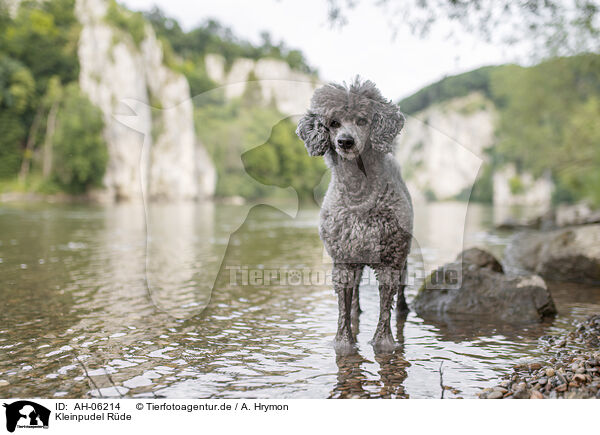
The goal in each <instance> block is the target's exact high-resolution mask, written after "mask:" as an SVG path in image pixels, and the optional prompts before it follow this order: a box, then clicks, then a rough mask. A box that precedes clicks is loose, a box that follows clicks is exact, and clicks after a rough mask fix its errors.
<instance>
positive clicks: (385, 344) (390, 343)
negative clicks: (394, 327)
mask: <svg viewBox="0 0 600 435" xmlns="http://www.w3.org/2000/svg"><path fill="white" fill-rule="evenodd" d="M371 345H372V346H373V350H374V351H375V353H376V354H382V353H393V352H394V351H395V350H396V349H397V348H398V347H399V346H400V345H399V344H398V343H396V341H395V340H394V337H393V336H392V333H391V332H390V333H382V334H375V337H373V340H371Z"/></svg>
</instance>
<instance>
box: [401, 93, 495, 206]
mask: <svg viewBox="0 0 600 435" xmlns="http://www.w3.org/2000/svg"><path fill="white" fill-rule="evenodd" d="M400 109H402V108H400ZM494 116H495V112H494V110H493V106H492V105H491V103H490V102H489V101H487V100H486V99H485V98H484V97H483V95H481V94H478V93H475V94H471V95H469V96H467V97H464V98H457V99H454V100H451V101H448V102H445V103H441V104H436V105H433V106H431V107H429V108H427V109H425V110H423V111H422V112H419V113H417V114H415V115H414V116H407V120H406V124H405V126H404V129H403V131H402V133H401V134H400V136H398V138H397V145H396V158H397V159H398V162H399V163H400V165H401V166H402V173H403V176H404V178H405V179H406V180H407V182H408V184H409V186H410V187H411V189H412V191H414V192H420V194H421V195H423V194H425V193H426V192H427V194H428V196H433V197H435V199H441V200H444V199H451V198H454V197H455V196H457V195H459V194H460V193H461V192H463V191H464V190H465V189H471V188H472V186H473V183H474V182H475V179H476V177H477V174H478V172H479V168H480V166H481V164H482V163H483V161H484V159H485V153H484V150H485V149H486V148H488V147H490V146H491V145H492V143H493V138H494V134H493V133H494Z"/></svg>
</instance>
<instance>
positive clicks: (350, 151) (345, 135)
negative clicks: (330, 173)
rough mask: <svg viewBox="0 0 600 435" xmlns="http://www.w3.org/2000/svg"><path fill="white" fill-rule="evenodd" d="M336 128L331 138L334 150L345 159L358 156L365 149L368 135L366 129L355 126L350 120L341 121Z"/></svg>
mask: <svg viewBox="0 0 600 435" xmlns="http://www.w3.org/2000/svg"><path fill="white" fill-rule="evenodd" d="M336 130H337V131H335V135H334V137H332V138H331V139H332V142H333V144H334V146H335V149H336V152H337V153H338V154H340V155H341V156H342V157H344V158H347V159H353V158H356V157H358V156H359V155H360V153H362V152H363V150H364V149H365V142H366V140H367V138H368V136H369V134H368V130H367V129H366V128H364V127H360V126H357V125H356V124H355V123H354V122H352V121H347V122H342V123H341V126H340V127H339V128H337V129H336Z"/></svg>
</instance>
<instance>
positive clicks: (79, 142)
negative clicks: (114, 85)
mask: <svg viewBox="0 0 600 435" xmlns="http://www.w3.org/2000/svg"><path fill="white" fill-rule="evenodd" d="M103 128H104V122H103V120H102V113H101V112H100V109H98V108H97V107H96V106H94V105H93V104H92V103H91V102H90V101H89V100H88V98H87V97H86V96H84V95H83V94H81V92H80V90H79V88H78V86H77V85H76V84H75V83H73V84H70V85H68V86H67V87H66V88H65V96H64V100H63V102H62V104H61V107H60V111H59V114H58V119H57V127H56V135H55V140H54V143H55V145H54V165H53V167H54V178H55V179H56V181H57V182H58V183H59V185H60V186H62V187H63V188H64V189H65V190H67V191H69V192H72V193H82V192H85V191H86V190H87V189H88V188H90V187H93V186H100V185H101V182H102V177H103V175H104V172H105V170H106V164H107V161H108V151H107V148H106V143H105V141H104V138H103V137H102V131H103Z"/></svg>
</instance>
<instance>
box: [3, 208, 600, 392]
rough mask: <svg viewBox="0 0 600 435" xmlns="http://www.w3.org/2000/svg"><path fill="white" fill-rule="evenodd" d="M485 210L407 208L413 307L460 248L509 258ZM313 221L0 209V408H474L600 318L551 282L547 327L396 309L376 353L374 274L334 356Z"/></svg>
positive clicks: (168, 211) (261, 215) (160, 211)
mask: <svg viewBox="0 0 600 435" xmlns="http://www.w3.org/2000/svg"><path fill="white" fill-rule="evenodd" d="M282 209H283V210H285V211H287V213H286V212H284V211H282ZM494 213H495V211H494V210H492V208H490V207H485V206H480V205H470V206H468V207H467V205H466V204H465V203H432V204H422V205H417V206H416V215H415V223H416V225H415V227H416V229H415V243H414V248H413V253H412V254H411V258H410V271H411V277H412V278H411V279H412V280H411V285H410V286H409V288H408V289H407V299H408V301H409V303H410V300H411V299H412V297H413V296H414V294H415V292H416V289H417V288H418V285H419V280H420V279H421V278H422V276H423V274H424V273H426V271H428V270H431V268H433V267H435V266H437V265H440V264H442V263H444V262H446V261H449V260H452V259H453V258H454V257H455V256H456V254H457V253H458V252H459V251H460V250H461V249H463V247H470V246H482V247H486V248H488V249H490V250H491V251H492V252H494V253H495V254H496V255H498V256H500V257H502V254H503V251H504V247H505V246H506V244H507V243H508V241H509V240H510V238H511V237H513V236H514V235H513V234H510V233H507V232H498V231H495V230H493V229H492V228H493V221H494V219H497V217H498V216H497V215H496V216H495V215H494ZM496 214H497V211H496ZM317 226H318V209H317V208H316V207H315V208H310V207H309V208H301V209H300V210H298V211H297V213H296V210H293V209H292V210H288V209H287V208H286V207H282V208H277V207H271V206H265V205H259V206H249V205H246V206H234V205H224V204H214V203H206V204H154V205H152V206H151V207H149V209H147V210H145V209H144V207H142V206H141V205H136V204H117V205H113V206H93V205H81V204H80V205H64V204H62V205H59V204H45V203H35V204H17V203H13V204H1V205H0V301H1V302H0V303H1V310H0V397H73V398H80V397H100V396H101V397H120V396H125V397H169V398H172V397H173V398H328V397H334V398H337V397H410V398H439V397H440V396H441V386H440V381H442V383H443V385H445V386H446V387H447V389H446V391H445V395H444V397H448V398H451V397H464V398H471V397H476V394H477V392H478V391H480V389H481V388H483V387H486V386H490V385H492V384H493V383H494V382H495V381H496V380H497V379H498V377H500V376H502V375H503V374H505V373H508V372H509V371H510V369H511V366H512V364H514V361H515V360H517V359H519V358H522V357H528V356H536V354H537V352H538V350H537V349H538V347H537V339H538V338H539V337H540V336H541V335H544V334H548V333H556V332H560V331H562V330H564V329H565V328H568V327H569V325H570V324H571V322H572V321H573V320H575V319H582V318H584V317H586V316H587V315H588V314H592V313H595V312H600V290H599V289H590V288H582V287H579V286H574V285H561V284H551V290H552V294H553V296H554V299H555V302H556V304H557V307H558V310H559V315H558V316H557V317H556V318H555V319H552V320H549V321H546V322H545V323H543V324H533V325H531V324H529V325H508V324H503V323H494V322H492V321H490V320H489V319H485V318H460V317H456V316H455V317H443V318H439V317H438V318H426V319H424V318H421V317H419V316H417V315H416V314H414V313H410V314H409V315H408V316H407V317H401V318H396V316H395V315H394V316H393V317H394V325H393V330H394V333H395V335H396V338H397V339H398V341H399V342H400V346H399V348H398V350H397V351H396V352H395V353H394V354H392V355H384V356H381V355H374V353H373V350H372V348H371V346H370V345H369V343H368V341H369V340H370V338H371V337H372V334H373V332H374V330H375V325H376V322H377V315H378V303H379V298H378V294H377V287H376V283H375V282H374V280H373V279H372V277H370V276H368V275H366V276H365V279H364V283H363V285H362V287H361V305H362V308H363V313H362V314H361V317H360V324H359V334H358V353H357V354H356V355H354V356H349V357H336V355H335V352H334V349H333V346H332V340H333V337H334V334H335V328H336V320H337V301H336V297H335V295H334V293H333V290H332V289H331V287H330V286H329V285H328V282H327V281H328V280H327V270H328V269H329V268H330V266H331V265H330V260H329V259H328V257H327V255H326V254H325V253H324V250H323V247H322V244H321V241H320V240H319V236H318V232H317ZM442 363H443V364H442ZM440 372H441V374H442V376H441V379H440Z"/></svg>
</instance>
